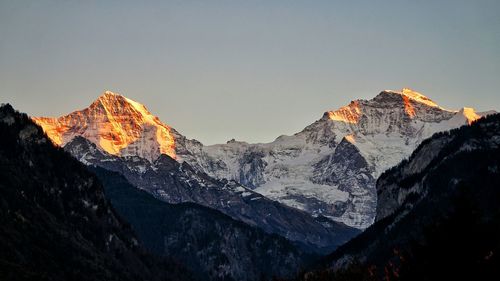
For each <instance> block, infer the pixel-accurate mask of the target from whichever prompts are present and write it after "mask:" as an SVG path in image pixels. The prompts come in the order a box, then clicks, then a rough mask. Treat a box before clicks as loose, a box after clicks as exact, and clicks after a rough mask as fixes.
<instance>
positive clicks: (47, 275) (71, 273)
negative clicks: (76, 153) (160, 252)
mask: <svg viewBox="0 0 500 281" xmlns="http://www.w3.org/2000/svg"><path fill="white" fill-rule="evenodd" d="M0 136H1V138H0V178H1V180H0V224H1V225H2V227H1V228H0V279H1V280H187V279H188V278H187V277H185V274H184V273H183V270H181V269H180V266H179V265H178V264H176V263H173V262H167V261H166V260H160V259H158V258H156V257H153V256H150V255H148V254H146V252H145V251H144V250H142V248H141V246H139V244H138V241H137V239H136V238H135V236H134V235H133V233H132V231H131V229H130V227H129V226H127V224H125V223H124V222H123V221H122V220H121V219H120V218H119V217H118V216H117V215H116V214H115V212H114V210H113V209H112V208H111V206H110V205H109V204H108V202H107V200H106V198H105V196H104V193H103V190H102V186H101V185H100V183H99V182H98V180H97V178H96V177H95V176H94V175H92V174H91V173H90V172H88V171H87V169H86V168H85V166H84V165H82V164H81V163H80V162H78V161H77V160H75V159H73V158H72V157H71V156H70V155H69V154H67V153H66V152H64V151H63V150H62V149H59V148H55V147H54V146H53V145H52V143H51V142H50V141H49V140H48V138H47V137H46V136H45V135H44V134H43V131H42V129H41V128H40V127H38V126H37V125H35V124H34V123H33V122H32V121H31V120H30V119H29V118H28V117H27V116H26V115H23V114H20V113H17V112H15V111H14V110H13V109H12V107H11V106H10V105H2V106H1V107H0Z"/></svg>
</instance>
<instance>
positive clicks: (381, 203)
mask: <svg viewBox="0 0 500 281" xmlns="http://www.w3.org/2000/svg"><path fill="white" fill-rule="evenodd" d="M499 167H500V115H498V114H497V115H493V116H490V117H488V118H485V119H482V120H479V121H477V122H475V123H473V124H472V125H471V126H464V127H461V128H460V129H456V130H453V131H451V132H445V133H439V134H436V135H434V136H433V137H432V138H430V139H428V140H426V141H424V142H423V143H422V144H421V145H420V146H419V147H418V148H417V149H416V150H415V152H414V153H413V154H412V156H411V157H410V159H409V160H408V161H403V162H401V164H399V165H398V166H396V167H394V168H392V169H390V170H388V171H387V172H385V173H383V174H382V175H381V176H380V178H379V179H378V181H377V193H378V195H379V200H378V203H377V206H378V208H377V221H376V223H375V224H374V225H372V226H371V227H370V228H368V229H367V230H366V231H365V232H364V233H363V234H361V235H359V236H358V237H356V238H355V239H353V240H352V241H350V242H349V243H347V244H345V245H344V246H342V247H341V248H340V249H339V250H337V251H336V252H335V253H333V254H332V255H331V256H330V257H329V258H328V259H326V260H325V263H324V264H323V266H326V269H322V270H317V271H315V272H312V273H308V274H304V275H303V276H302V278H301V279H304V280H331V279H332V278H334V277H336V278H339V279H340V278H344V279H340V280H380V279H383V278H385V279H388V280H464V279H465V280H496V279H498V277H499V276H500V256H499V253H500V211H499V209H498V204H499V203H500V169H499Z"/></svg>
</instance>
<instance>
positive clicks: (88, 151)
mask: <svg viewBox="0 0 500 281" xmlns="http://www.w3.org/2000/svg"><path fill="white" fill-rule="evenodd" d="M65 149H66V150H67V151H69V152H70V153H71V154H72V155H73V156H75V157H76V158H77V159H79V160H80V161H81V162H82V163H85V164H87V165H94V166H98V167H102V168H104V169H107V170H110V171H115V172H118V173H120V174H122V175H123V176H124V177H125V178H126V179H127V180H128V181H129V182H131V183H132V184H133V185H135V186H137V187H138V188H140V189H143V190H145V191H147V192H149V193H151V194H153V195H154V196H155V197H156V198H158V199H161V200H163V201H165V202H169V203H182V202H195V203H198V204H201V205H204V206H208V207H211V208H215V209H217V210H220V211H222V212H223V213H225V214H227V215H229V216H231V217H232V218H234V219H237V220H240V221H242V222H245V223H247V224H249V225H251V226H256V227H259V228H261V229H263V230H264V231H266V232H268V233H276V234H279V235H281V236H283V237H285V238H287V239H289V240H291V241H294V242H297V243H298V244H299V245H301V246H302V247H303V248H304V249H308V250H315V251H320V252H326V251H329V250H332V249H334V248H336V247H337V246H339V245H340V244H342V243H344V242H346V241H347V240H349V239H350V238H352V237H353V236H354V235H355V234H357V233H358V231H357V230H355V229H352V228H350V227H347V226H345V225H342V224H339V223H336V222H333V221H329V220H328V219H326V218H325V219H323V220H320V219H316V218H313V217H312V216H310V215H309V214H307V213H305V212H303V211H299V210H296V209H293V208H290V207H286V206H284V205H281V204H279V203H278V202H274V201H271V200H269V199H267V198H265V197H263V196H262V195H260V194H257V193H255V192H253V191H251V190H249V189H246V188H244V187H242V186H241V185H239V184H238V183H236V182H234V181H227V180H215V179H213V178H211V177H209V176H207V175H206V174H204V173H201V172H197V171H195V170H193V169H192V168H191V167H190V166H189V164H187V163H178V162H176V161H175V160H174V159H172V158H170V157H169V156H167V155H161V156H160V157H159V158H158V159H156V161H154V162H153V163H151V162H149V161H148V160H145V159H143V158H140V157H118V156H114V155H110V154H108V153H106V152H103V151H101V150H99V149H98V148H97V146H96V145H95V144H93V143H91V142H90V141H88V140H87V139H85V138H82V137H76V138H74V139H73V140H72V141H71V142H69V143H68V144H67V145H66V146H65Z"/></svg>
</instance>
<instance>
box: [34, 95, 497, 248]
mask: <svg viewBox="0 0 500 281" xmlns="http://www.w3.org/2000/svg"><path fill="white" fill-rule="evenodd" d="M489 113H491V112H484V113H478V112H475V111H474V110H473V109H471V108H462V109H461V110H447V109H444V108H442V107H440V106H438V105H437V104H436V103H435V102H433V101H432V100H431V99H429V98H427V97H426V96H424V95H422V94H420V93H418V92H415V91H413V90H410V89H406V88H405V89H402V90H401V91H390V90H386V91H382V92H381V93H379V94H378V95H377V96H375V97H374V98H373V99H371V100H355V101H352V102H351V103H349V104H348V105H347V106H345V107H342V108H340V109H338V110H334V111H328V112H325V113H324V114H323V116H322V118H320V119H319V120H318V121H316V122H314V123H313V124H311V125H309V126H307V127H306V128H305V129H304V130H302V131H301V132H298V133H296V134H294V135H291V136H280V137H278V138H277V139H276V140H275V141H273V142H271V143H264V144H249V143H246V142H240V141H234V140H232V141H229V142H228V143H226V144H217V145H210V146H205V145H203V144H202V143H200V142H199V141H196V140H191V139H188V138H186V137H185V136H183V135H182V134H180V133H179V132H178V131H177V130H175V129H174V128H172V127H170V126H168V125H166V124H165V123H162V122H161V121H160V120H159V119H158V118H157V117H156V116H154V115H152V114H151V113H150V112H149V111H148V110H147V109H146V107H145V106H144V105H142V104H140V103H138V102H135V101H133V100H130V99H128V98H126V97H124V96H121V95H119V94H115V93H112V92H109V91H106V92H105V93H104V94H103V95H102V96H100V97H99V98H98V99H97V100H96V101H94V102H93V103H92V104H91V105H90V106H89V107H88V108H86V109H83V110H80V111H75V112H73V113H70V114H68V115H66V116H62V117H59V118H47V117H39V118H34V119H33V120H34V121H35V122H37V124H39V125H40V126H42V127H43V128H44V130H45V132H46V133H47V135H48V136H49V137H50V138H51V139H52V140H53V142H54V143H55V144H57V145H60V146H66V145H68V144H71V143H72V141H73V140H74V139H75V138H76V137H77V136H80V137H83V138H85V139H87V140H88V141H89V142H91V143H93V144H95V145H96V148H97V150H92V151H95V153H97V154H100V153H103V154H105V155H109V156H110V157H112V156H116V157H118V158H113V159H115V160H113V161H115V162H116V161H122V160H123V159H135V160H125V162H126V166H127V167H128V168H127V171H124V169H123V168H120V169H121V170H120V171H119V172H122V173H124V174H125V176H126V177H127V179H128V180H129V181H130V182H131V183H133V184H135V185H137V186H138V187H139V188H142V189H145V190H149V191H150V192H152V193H153V194H155V196H157V197H158V198H162V199H163V200H165V201H167V202H170V203H178V202H186V201H188V202H197V203H201V204H202V205H205V206H209V207H214V208H216V209H219V210H221V211H223V212H225V213H227V214H229V215H230V216H233V217H235V218H236V219H239V220H243V221H246V222H248V223H251V224H254V225H259V226H261V227H263V228H264V229H266V230H268V231H271V232H273V233H278V234H281V235H284V236H285V237H287V238H289V239H292V240H295V241H300V242H304V243H306V244H311V243H312V244H314V245H316V246H318V247H324V246H325V245H326V244H325V243H323V242H322V241H323V240H325V241H326V240H329V239H330V238H325V237H326V236H328V235H324V231H323V230H320V228H321V227H320V226H315V227H312V228H309V229H317V230H316V231H315V234H313V233H311V234H313V237H314V238H313V240H315V241H316V242H313V241H306V240H308V239H307V238H304V237H303V235H302V234H300V230H297V229H293V227H292V228H289V227H282V226H280V224H283V223H284V222H282V223H278V224H276V222H274V223H272V225H271V226H270V225H267V226H266V225H265V224H266V222H264V218H255V216H254V215H251V216H252V218H251V219H245V218H242V217H241V216H240V215H241V212H240V211H239V209H241V204H240V203H238V204H236V205H238V206H237V207H236V209H237V210H236V211H235V212H234V211H232V210H234V209H235V208H233V207H231V206H227V205H228V204H227V202H228V200H226V199H227V196H229V197H232V198H233V199H231V200H235V199H234V198H235V196H234V194H235V193H239V196H238V197H239V198H238V199H237V200H236V201H241V200H244V199H245V197H247V196H249V198H248V199H247V201H248V200H260V201H265V198H264V197H266V198H269V199H271V200H276V201H278V202H280V203H281V204H283V205H286V206H290V207H292V208H294V209H298V210H303V211H305V212H307V213H309V214H311V215H313V216H314V217H321V218H324V219H330V220H333V221H335V222H339V223H341V224H345V225H347V226H350V227H355V228H359V229H364V228H366V227H368V226H369V225H371V224H372V223H373V221H374V219H375V208H376V201H377V200H376V192H375V181H376V178H377V177H378V176H379V175H380V174H381V173H382V172H383V171H384V170H386V169H388V168H390V167H392V166H394V165H396V164H397V163H399V162H400V161H401V160H403V159H405V158H407V157H409V156H410V154H411V152H412V151H413V150H414V149H415V148H416V147H417V146H418V144H420V142H421V141H422V140H424V139H426V138H428V137H430V136H432V134H434V133H436V132H440V131H446V130H449V129H453V128H457V127H459V126H462V125H466V124H470V123H471V122H473V121H474V120H477V119H478V118H480V117H481V116H485V115H487V114H489ZM71 146H72V145H71ZM69 151H70V152H73V155H75V156H76V157H77V158H78V159H80V160H81V161H84V162H85V163H91V164H93V165H101V166H103V167H104V166H105V168H108V169H110V167H109V166H110V165H112V164H111V162H112V161H110V160H102V159H100V160H96V159H98V158H100V157H102V156H100V155H97V156H96V155H92V154H89V153H87V151H85V150H84V151H83V152H82V151H80V152H81V153H78V152H76V151H75V150H74V149H69ZM82 153H84V154H85V157H84V155H83V154H82ZM161 155H167V156H169V157H170V158H172V159H175V160H176V161H177V162H179V163H181V164H183V165H185V164H188V165H189V170H190V171H191V172H190V174H191V175H188V176H187V178H189V180H191V181H193V179H192V175H194V174H196V173H202V174H203V175H207V176H208V177H210V178H212V179H215V180H223V181H226V180H227V181H228V183H227V184H223V185H226V187H224V188H225V189H231V191H230V192H229V193H228V194H231V195H227V196H226V195H224V196H222V198H223V199H221V197H218V199H215V198H214V200H210V201H207V200H208V199H207V196H206V195H202V196H201V197H200V196H198V197H197V196H194V195H193V194H192V193H191V194H190V195H186V194H181V193H184V192H185V191H186V190H185V189H184V188H180V189H179V188H178V189H175V190H174V189H173V188H167V189H166V188H164V187H163V188H162V184H161V183H155V184H152V182H153V181H154V180H152V178H154V177H151V176H148V175H150V174H151V173H157V169H156V164H155V163H156V161H157V159H159V157H160V156H161ZM117 159H120V160H117ZM97 162H100V163H97ZM114 170H116V169H114ZM148 171H149V172H148ZM129 172H131V173H133V174H134V175H130V173H129ZM146 174H148V175H146ZM145 177H148V179H147V180H145V179H144V178H145ZM208 177H205V176H204V178H205V179H207V178H208ZM156 178H158V177H156ZM160 178H161V177H160ZM233 181H234V182H233ZM196 182H198V183H199V182H200V180H196ZM206 184H207V183H206V182H205V183H202V185H206ZM163 186H164V185H163ZM228 186H231V187H228ZM261 195H263V196H261ZM257 198H261V199H257ZM231 200H229V201H231ZM231 204H232V203H231ZM229 205H230V204H229ZM289 210H290V209H289ZM257 212H258V211H257ZM294 216H295V215H294ZM271 217H276V216H275V213H272V216H271ZM263 224H264V225H263ZM312 224H314V223H313V222H311V224H310V225H312ZM329 224H331V223H329ZM275 225H278V226H277V228H278V229H275V228H276V227H274V226H275ZM271 228H272V229H271ZM286 233H288V234H286ZM309 235H310V234H308V235H306V236H309ZM341 236H344V235H341ZM322 237H323V238H322ZM330 242H331V241H328V242H327V243H330Z"/></svg>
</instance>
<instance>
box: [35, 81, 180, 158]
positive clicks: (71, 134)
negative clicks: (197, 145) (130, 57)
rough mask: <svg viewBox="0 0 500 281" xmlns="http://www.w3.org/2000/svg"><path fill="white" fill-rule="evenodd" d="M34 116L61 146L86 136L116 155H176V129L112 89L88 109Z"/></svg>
mask: <svg viewBox="0 0 500 281" xmlns="http://www.w3.org/2000/svg"><path fill="white" fill-rule="evenodd" d="M33 120H34V121H35V122H36V123H37V124H38V125H40V126H41V127H42V128H43V129H44V131H45V133H46V134H47V135H48V136H49V137H50V139H51V140H52V141H53V142H54V143H55V144H57V145H59V146H64V145H66V143H68V142H70V141H71V140H72V139H73V138H75V137H76V136H82V137H84V138H86V139H88V140H90V141H91V142H93V143H95V144H96V145H97V146H98V147H99V148H100V149H102V150H103V151H106V152H107V153H109V154H112V155H118V156H139V157H142V158H144V159H147V160H149V161H154V160H156V158H158V157H159V156H160V155H161V154H166V155H169V156H170V157H172V158H175V138H174V136H173V135H172V132H171V130H172V129H171V128H170V127H169V126H167V125H165V124H163V123H162V122H161V121H160V120H159V119H158V117H156V116H153V115H152V114H151V113H150V112H149V111H148V110H147V109H146V107H145V106H144V105H142V104H139V103H137V102H135V101H133V100H130V99H127V98H125V97H123V96H121V95H118V94H115V93H112V92H110V91H106V92H104V94H103V95H102V96H100V97H99V98H98V99H97V100H96V101H94V102H93V103H92V104H91V105H90V106H89V107H88V108H86V109H83V110H80V111H75V112H73V113H70V114H68V115H66V116H62V117H59V118H49V117H35V118H33Z"/></svg>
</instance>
